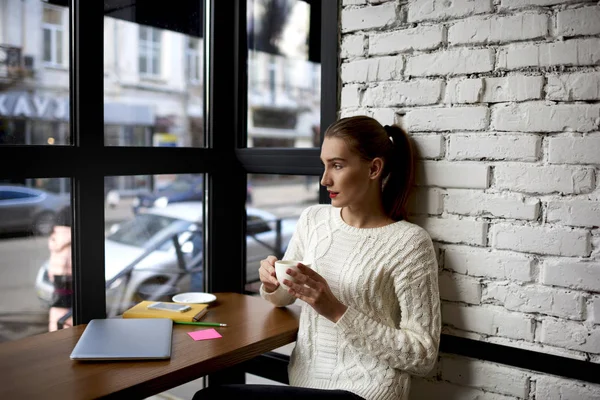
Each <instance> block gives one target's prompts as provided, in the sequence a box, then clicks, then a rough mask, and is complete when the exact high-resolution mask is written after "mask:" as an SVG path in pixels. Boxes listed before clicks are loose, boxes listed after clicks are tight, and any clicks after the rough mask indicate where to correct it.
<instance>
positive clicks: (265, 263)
mask: <svg viewBox="0 0 600 400" xmlns="http://www.w3.org/2000/svg"><path fill="white" fill-rule="evenodd" d="M275 261H277V257H275V256H269V257H267V258H266V259H264V260H261V261H260V268H259V269H258V275H259V277H260V281H261V282H262V284H263V286H264V290H265V292H267V293H271V292H274V291H275V290H277V288H278V287H279V281H278V280H277V276H276V275H275Z"/></svg>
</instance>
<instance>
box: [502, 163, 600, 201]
mask: <svg viewBox="0 0 600 400" xmlns="http://www.w3.org/2000/svg"><path fill="white" fill-rule="evenodd" d="M494 168H495V169H494V178H495V182H494V187H495V188H496V189H506V190H513V191H516V192H524V193H540V194H549V193H562V194H579V193H589V192H591V191H592V190H594V188H595V184H594V169H593V168H585V167H571V166H566V165H560V166H558V165H546V166H544V165H527V164H518V163H511V164H503V165H500V164H498V165H496V167H494Z"/></svg>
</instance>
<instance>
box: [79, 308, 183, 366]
mask: <svg viewBox="0 0 600 400" xmlns="http://www.w3.org/2000/svg"><path fill="white" fill-rule="evenodd" d="M172 334H173V321H172V320H171V319H168V318H109V319H93V320H91V321H90V322H89V324H88V325H87V326H86V328H85V330H84V331H83V334H82V335H81V337H80V338H79V340H78V341H77V344H76V345H75V347H74V348H73V351H72V352H71V359H72V360H158V359H168V358H170V357H171V339H172Z"/></svg>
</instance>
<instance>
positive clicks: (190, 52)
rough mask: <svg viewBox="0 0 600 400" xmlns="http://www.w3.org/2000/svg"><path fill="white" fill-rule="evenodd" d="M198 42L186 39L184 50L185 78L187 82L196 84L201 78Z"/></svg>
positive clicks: (194, 39) (189, 38) (190, 38)
mask: <svg viewBox="0 0 600 400" xmlns="http://www.w3.org/2000/svg"><path fill="white" fill-rule="evenodd" d="M199 48H200V40H198V39H196V38H192V37H188V38H187V47H186V49H185V77H186V79H187V80H188V81H189V82H192V83H196V82H199V81H200V77H201V68H202V64H201V59H200V50H199Z"/></svg>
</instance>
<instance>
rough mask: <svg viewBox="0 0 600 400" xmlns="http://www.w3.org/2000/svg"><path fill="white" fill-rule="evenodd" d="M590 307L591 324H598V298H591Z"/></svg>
mask: <svg viewBox="0 0 600 400" xmlns="http://www.w3.org/2000/svg"><path fill="white" fill-rule="evenodd" d="M591 305H592V307H591V312H590V313H589V314H590V318H591V320H592V322H593V323H595V324H600V296H592V299H591ZM588 309H589V308H588Z"/></svg>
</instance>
